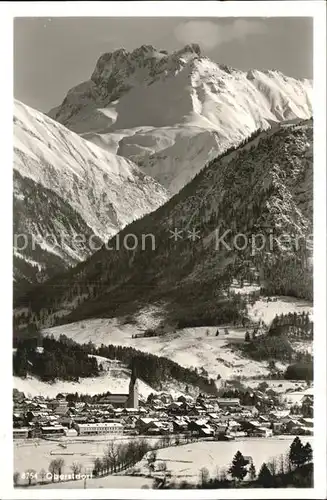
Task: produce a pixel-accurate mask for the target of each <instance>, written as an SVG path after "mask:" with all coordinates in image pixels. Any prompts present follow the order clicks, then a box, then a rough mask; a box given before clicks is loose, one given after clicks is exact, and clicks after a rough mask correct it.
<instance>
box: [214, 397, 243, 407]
mask: <svg viewBox="0 0 327 500" xmlns="http://www.w3.org/2000/svg"><path fill="white" fill-rule="evenodd" d="M217 403H218V406H219V407H220V408H232V407H234V408H235V407H237V406H240V399H239V398H218V399H217Z"/></svg>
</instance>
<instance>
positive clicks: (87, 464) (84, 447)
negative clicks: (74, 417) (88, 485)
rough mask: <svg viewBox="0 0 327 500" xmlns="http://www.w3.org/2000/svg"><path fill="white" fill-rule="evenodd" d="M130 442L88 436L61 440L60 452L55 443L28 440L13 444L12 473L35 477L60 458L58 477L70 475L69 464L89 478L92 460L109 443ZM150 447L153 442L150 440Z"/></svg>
mask: <svg viewBox="0 0 327 500" xmlns="http://www.w3.org/2000/svg"><path fill="white" fill-rule="evenodd" d="M126 439H131V438H130V437H128V436H117V435H115V436H112V435H109V434H108V435H106V436H100V437H99V436H94V437H93V436H92V437H91V436H89V437H76V438H61V440H60V443H65V445H66V446H67V447H66V448H65V449H63V448H62V447H61V446H59V441H44V440H41V439H29V440H25V441H21V440H19V441H18V440H17V441H14V470H15V471H18V472H19V473H20V474H22V473H23V472H25V471H26V470H27V469H29V468H33V469H34V470H35V471H36V472H37V473H38V472H39V471H40V470H41V469H45V470H46V471H47V470H48V467H49V464H50V462H51V460H54V459H56V458H59V457H60V458H63V459H64V461H65V464H64V467H63V470H62V473H63V474H71V473H72V471H71V469H70V467H71V465H72V463H73V462H78V463H79V464H80V465H81V466H82V469H83V473H85V474H89V473H91V472H92V469H93V462H94V460H95V458H97V457H99V458H101V457H102V456H103V454H104V452H105V450H106V448H107V446H108V443H109V441H111V440H114V441H115V443H118V442H119V441H126ZM149 441H150V442H151V443H152V444H154V443H155V442H156V441H157V439H154V438H152V439H151V438H150V439H149Z"/></svg>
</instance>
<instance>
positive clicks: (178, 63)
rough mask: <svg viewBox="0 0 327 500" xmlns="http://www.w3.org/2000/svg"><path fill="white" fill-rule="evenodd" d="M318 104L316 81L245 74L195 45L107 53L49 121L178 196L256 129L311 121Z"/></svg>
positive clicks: (276, 73) (277, 74)
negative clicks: (313, 103) (172, 49)
mask: <svg viewBox="0 0 327 500" xmlns="http://www.w3.org/2000/svg"><path fill="white" fill-rule="evenodd" d="M311 99H312V82H310V81H309V80H297V79H295V78H292V77H288V76H285V75H284V74H282V73H281V72H280V71H276V70H256V69H251V70H249V71H242V70H238V69H235V68H232V67H231V66H227V65H225V64H221V63H217V62H215V61H212V60H210V59H209V58H208V57H205V56H203V55H202V54H201V49H200V47H199V45H197V44H194V43H193V44H188V45H186V46H185V47H183V48H181V49H178V50H176V51H175V52H172V53H168V52H167V51H164V50H158V49H157V48H155V47H153V46H152V45H142V46H141V47H138V48H136V49H135V50H133V51H131V52H128V51H127V50H125V49H119V50H116V51H114V52H111V53H107V54H103V55H102V56H101V57H100V58H99V60H98V61H97V64H96V67H95V70H94V72H93V74H92V76H91V79H90V80H88V81H87V82H84V83H82V84H79V85H77V86H76V87H74V88H73V89H71V90H70V91H69V92H68V94H67V96H66V98H65V99H64V101H63V103H62V104H61V105H60V106H58V107H57V108H55V109H53V110H52V111H50V113H49V115H50V116H51V117H52V118H54V119H56V120H57V121H59V122H60V123H62V124H63V125H65V126H66V127H68V128H70V129H71V130H73V131H75V132H77V133H79V134H81V135H82V136H83V138H85V139H87V140H88V141H91V142H94V143H95V144H97V145H98V146H100V147H102V148H103V149H105V150H107V151H110V152H112V153H115V154H119V155H120V156H124V157H126V158H129V159H131V160H132V161H133V162H135V163H137V165H138V166H139V167H140V168H141V169H142V170H143V172H145V173H146V174H149V175H151V177H154V178H155V179H156V180H158V181H159V182H160V183H161V184H163V185H164V186H165V187H166V188H167V189H169V191H170V192H171V193H176V192H177V191H179V190H180V189H181V188H182V187H183V186H184V185H185V184H186V183H187V182H189V181H190V180H191V179H192V178H193V177H194V175H196V174H197V172H199V170H200V169H201V168H202V167H203V165H204V164H205V163H206V162H207V161H208V160H210V159H212V158H214V157H215V156H217V155H218V154H220V153H223V152H224V151H226V149H228V148H229V147H231V146H233V145H237V144H239V143H240V142H241V141H243V140H244V139H245V138H246V137H248V136H249V135H250V134H252V133H253V132H254V131H256V130H258V129H266V128H269V127H270V126H271V124H272V123H276V122H280V121H285V120H296V119H301V120H303V119H308V118H310V117H311V116H312V106H311Z"/></svg>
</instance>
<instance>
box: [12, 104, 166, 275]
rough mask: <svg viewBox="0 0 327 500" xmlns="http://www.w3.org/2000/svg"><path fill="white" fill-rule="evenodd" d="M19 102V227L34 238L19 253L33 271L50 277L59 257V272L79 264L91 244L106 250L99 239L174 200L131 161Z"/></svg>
mask: <svg viewBox="0 0 327 500" xmlns="http://www.w3.org/2000/svg"><path fill="white" fill-rule="evenodd" d="M14 106H15V107H14V233H15V235H17V237H19V235H21V238H23V237H24V238H25V240H26V238H28V246H27V247H26V246H25V245H24V246H25V248H24V250H23V252H19V251H18V253H20V255H17V252H16V258H15V259H17V258H19V259H22V258H23V260H24V255H25V264H27V263H28V260H29V259H32V261H34V265H33V266H32V267H33V268H35V269H30V271H31V274H30V277H33V276H34V277H35V274H36V273H37V272H38V271H40V270H43V271H44V273H43V274H45V276H47V275H49V274H48V273H47V272H46V269H47V268H48V271H49V270H50V267H51V269H52V268H53V266H52V264H51V262H50V261H52V260H53V261H55V264H54V267H57V272H60V271H62V270H64V269H66V268H67V266H70V265H72V264H76V263H77V262H80V261H81V260H83V259H84V258H85V257H87V256H89V255H90V254H91V253H92V248H91V243H92V245H94V247H95V248H94V249H96V248H99V242H100V244H101V243H102V242H103V241H106V239H107V238H109V237H110V236H112V235H113V234H115V233H116V232H117V231H118V230H119V229H121V228H122V227H123V226H125V225H126V224H127V223H128V222H130V221H131V220H133V219H136V218H138V217H140V216H142V215H143V214H144V213H146V212H147V211H151V210H153V209H155V208H157V207H158V206H159V205H160V203H163V202H164V201H165V200H166V199H167V194H166V191H165V190H164V188H163V187H162V186H160V185H159V184H158V183H157V182H156V181H155V180H153V179H152V178H151V177H149V176H146V175H145V174H144V173H142V172H141V171H140V170H139V169H138V167H137V166H136V165H135V164H133V163H132V162H131V161H130V160H126V159H124V158H122V157H118V156H117V155H114V154H111V153H109V152H106V151H104V150H103V149H101V148H98V147H97V146H96V145H94V144H92V143H90V142H87V141H85V140H84V139H83V138H81V137H80V136H78V135H77V134H75V133H74V132H71V131H70V130H68V129H66V128H65V127H64V126H62V125H60V124H59V123H58V122H55V121H54V120H52V119H51V118H49V117H47V116H46V115H43V114H42V113H40V112H38V111H36V110H33V109H32V108H30V107H29V106H26V105H24V104H23V103H20V102H19V101H15V103H14ZM78 235H80V236H82V237H83V238H82V239H83V241H80V242H79V244H78V242H74V238H75V237H76V236H77V237H78ZM47 236H49V237H50V241H47ZM62 237H65V241H64V242H63V241H62ZM16 239H17V241H16V243H17V245H18V243H19V242H18V238H16ZM25 240H24V241H25ZM31 240H35V241H36V247H37V250H35V248H34V250H33V248H32V246H33V242H32V241H31ZM91 240H92V241H91ZM22 243H23V242H22ZM57 243H58V244H57ZM75 243H76V245H75ZM89 243H90V244H89ZM18 246H19V245H18ZM41 249H42V255H41V254H40V251H41ZM16 250H18V248H16ZM22 254H23V255H22ZM37 255H38V257H37ZM38 259H39V260H38ZM17 263H18V264H20V266H18V267H21V268H22V266H24V264H23V263H22V262H17ZM36 267H38V268H39V269H38V271H36ZM26 271H27V273H25V274H26V276H25V278H28V274H29V272H28V270H26ZM53 272H54V269H52V271H51V273H50V274H52V273H53ZM17 277H18V278H19V279H21V278H24V273H21V272H18V273H17ZM27 281H29V279H27ZM32 281H34V278H33V280H32Z"/></svg>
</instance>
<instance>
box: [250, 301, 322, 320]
mask: <svg viewBox="0 0 327 500" xmlns="http://www.w3.org/2000/svg"><path fill="white" fill-rule="evenodd" d="M271 299H277V300H276V301H275V302H273V301H270V302H267V299H266V298H261V299H259V300H257V302H256V303H255V304H254V305H253V306H250V307H249V308H248V314H249V317H250V318H251V319H252V320H253V321H259V320H260V319H261V320H262V321H263V322H264V323H266V325H269V324H270V323H271V322H272V320H273V319H274V317H275V316H276V314H288V313H290V312H291V313H294V312H296V313H302V312H303V311H304V312H308V313H309V315H310V317H311V319H312V316H313V304H312V303H311V302H309V301H307V300H304V299H297V298H295V297H285V296H277V297H271Z"/></svg>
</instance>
